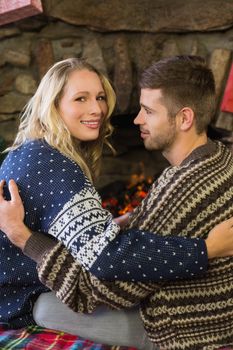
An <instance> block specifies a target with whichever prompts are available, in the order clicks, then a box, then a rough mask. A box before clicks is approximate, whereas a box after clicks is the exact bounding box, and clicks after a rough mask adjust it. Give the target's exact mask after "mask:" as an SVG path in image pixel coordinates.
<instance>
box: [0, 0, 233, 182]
mask: <svg viewBox="0 0 233 350" xmlns="http://www.w3.org/2000/svg"><path fill="white" fill-rule="evenodd" d="M41 2H42V7H43V12H42V13H41V14H38V15H36V16H33V17H28V18H24V19H21V20H18V21H16V22H11V23H7V24H3V25H1V26H0V53H1V54H0V137H2V138H4V139H5V141H6V143H7V144H10V143H11V142H12V141H13V139H14V137H15V134H16V132H17V127H18V123H19V113H20V111H21V110H22V108H23V106H24V105H25V104H26V103H27V101H28V100H29V98H30V97H31V96H32V94H33V93H34V92H35V89H36V87H37V85H38V82H39V81H40V79H41V77H42V76H43V74H44V73H45V72H46V71H47V69H48V68H49V67H50V66H51V65H52V64H53V63H54V62H56V61H58V60H61V59H64V58H68V57H81V56H82V57H86V58H88V60H89V61H90V62H91V63H93V64H95V65H96V66H97V67H98V68H99V69H101V70H102V71H103V72H104V73H105V74H106V75H107V76H108V77H109V78H110V80H111V81H112V83H113V85H114V87H115V90H116V93H117V97H118V104H117V108H116V110H115V112H114V115H113V119H112V121H113V125H114V126H115V132H114V134H113V140H112V141H113V144H114V146H115V148H116V151H117V154H116V156H113V155H112V154H111V152H110V150H108V149H105V150H104V161H103V171H102V175H101V176H100V178H99V183H98V186H99V187H102V186H104V185H106V184H109V183H111V182H114V181H117V180H124V181H128V179H129V177H130V176H131V174H141V173H145V176H154V175H155V174H158V173H160V172H161V171H162V169H163V168H164V167H165V166H167V162H166V161H165V160H164V159H163V158H162V156H161V155H160V154H158V153H157V152H148V151H145V150H144V147H143V144H142V141H141V140H140V137H139V132H138V130H137V128H135V127H134V126H133V118H134V116H135V115H136V114H137V111H138V87H137V80H138V76H139V75H140V72H141V71H142V70H143V69H144V68H146V67H147V66H148V65H149V64H150V63H151V62H152V61H156V60H159V59H160V58H162V57H167V56H171V55H176V54H195V55H196V54H197V55H201V56H203V57H205V58H206V60H207V62H208V64H209V66H210V68H212V69H213V71H214V75H215V79H216V87H217V108H216V114H215V118H214V120H213V123H212V127H214V128H218V132H217V137H219V138H222V137H223V135H225V136H226V135H227V139H228V141H229V142H230V141H231V140H232V131H233V114H232V112H231V111H226V110H222V108H221V102H222V99H223V96H224V93H225V87H226V84H227V79H228V76H229V71H230V68H231V64H232V50H233V1H230V0H229V1H228V0H225V1H219V0H206V1H205V2H203V1H200V0H173V1H170V0H155V1H151V0H144V1H138V0H128V1H127V0H125V1H123V0H121V1H120V0H108V1H95V0H76V1H71V0H63V1H61V0H44V1H43V0H42V1H41ZM0 21H1V18H0ZM232 94H233V92H232ZM214 135H215V132H214Z"/></svg>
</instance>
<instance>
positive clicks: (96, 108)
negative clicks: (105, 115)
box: [89, 100, 102, 114]
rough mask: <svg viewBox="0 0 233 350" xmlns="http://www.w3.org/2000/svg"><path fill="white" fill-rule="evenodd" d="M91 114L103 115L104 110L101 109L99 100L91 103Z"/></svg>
mask: <svg viewBox="0 0 233 350" xmlns="http://www.w3.org/2000/svg"><path fill="white" fill-rule="evenodd" d="M89 113H90V114H101V113H102V108H101V105H100V102H99V101H97V100H92V101H90V105H89Z"/></svg>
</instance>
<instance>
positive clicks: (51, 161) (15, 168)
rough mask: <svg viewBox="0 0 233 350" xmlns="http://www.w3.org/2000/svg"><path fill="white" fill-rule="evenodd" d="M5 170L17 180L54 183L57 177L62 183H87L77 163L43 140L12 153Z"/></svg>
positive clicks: (29, 142) (26, 144) (26, 143)
mask: <svg viewBox="0 0 233 350" xmlns="http://www.w3.org/2000/svg"><path fill="white" fill-rule="evenodd" d="M4 168H5V169H4V170H5V173H6V174H9V172H10V173H11V174H14V176H15V177H16V178H17V177H19V178H22V176H24V177H25V178H27V179H28V180H29V179H35V178H38V179H42V178H47V179H49V181H50V180H51V182H53V180H54V177H56V178H57V179H60V181H61V182H67V181H72V182H74V181H78V182H79V183H80V185H81V184H83V185H84V184H85V183H86V182H87V179H86V176H85V174H84V172H83V171H82V169H81V168H80V166H79V165H78V164H77V163H76V162H74V161H73V160H71V159H69V158H68V157H66V156H65V155H64V154H62V153H61V152H60V151H58V150H57V149H55V148H53V147H51V146H50V145H49V144H48V143H46V142H45V141H43V140H34V141H27V142H25V143H24V144H23V145H21V146H20V147H18V148H16V149H15V150H13V151H11V152H10V153H9V155H8V157H7V159H6V160H5V165H4Z"/></svg>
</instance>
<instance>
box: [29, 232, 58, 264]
mask: <svg viewBox="0 0 233 350" xmlns="http://www.w3.org/2000/svg"><path fill="white" fill-rule="evenodd" d="M56 244H57V241H56V240H54V238H52V237H49V236H46V235H44V234H43V233H39V232H33V233H32V235H31V237H30V238H29V239H28V240H27V242H26V244H25V247H24V249H23V253H24V254H25V255H27V256H28V257H29V258H31V259H32V260H34V261H35V262H36V263H37V264H38V263H40V262H41V261H42V259H43V257H44V255H45V254H47V252H48V251H50V250H51V249H52V248H53V247H54V246H55V245H56Z"/></svg>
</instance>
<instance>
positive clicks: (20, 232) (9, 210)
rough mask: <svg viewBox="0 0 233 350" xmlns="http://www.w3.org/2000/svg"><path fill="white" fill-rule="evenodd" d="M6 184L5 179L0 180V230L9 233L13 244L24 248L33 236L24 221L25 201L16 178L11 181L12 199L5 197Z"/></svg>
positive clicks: (8, 235)
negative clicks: (21, 196)
mask: <svg viewBox="0 0 233 350" xmlns="http://www.w3.org/2000/svg"><path fill="white" fill-rule="evenodd" d="M4 184H5V181H4V180H2V181H0V218H1V219H0V230H2V231H3V232H4V233H5V234H6V235H7V237H8V238H9V240H10V241H11V242H12V243H13V244H15V245H16V246H18V247H19V248H21V249H23V248H24V246H25V244H26V241H27V240H28V238H29V237H30V236H31V232H30V230H29V229H28V228H27V227H26V226H25V225H24V223H23V219H24V207H23V203H22V200H21V198H20V195H19V191H18V187H17V185H16V183H15V182H14V180H10V181H9V191H10V195H11V200H10V201H7V200H5V199H4V197H3V187H4Z"/></svg>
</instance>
